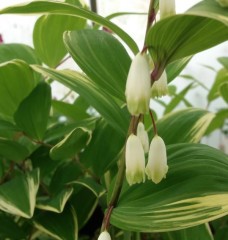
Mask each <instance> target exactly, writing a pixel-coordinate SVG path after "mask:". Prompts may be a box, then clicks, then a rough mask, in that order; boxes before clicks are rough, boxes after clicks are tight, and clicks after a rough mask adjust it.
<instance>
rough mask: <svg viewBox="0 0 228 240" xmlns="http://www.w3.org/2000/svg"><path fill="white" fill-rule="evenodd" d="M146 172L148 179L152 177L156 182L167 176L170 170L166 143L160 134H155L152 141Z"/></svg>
mask: <svg viewBox="0 0 228 240" xmlns="http://www.w3.org/2000/svg"><path fill="white" fill-rule="evenodd" d="M145 172H146V174H147V176H148V179H152V181H153V182H154V183H156V184H157V183H159V182H160V181H161V180H162V179H163V178H165V177H166V173H167V172H168V165H167V156H166V147H165V143H164V141H163V139H162V138H161V137H159V136H158V135H155V136H154V138H153V139H152V141H151V144H150V150H149V157H148V163H147V166H146V170H145Z"/></svg>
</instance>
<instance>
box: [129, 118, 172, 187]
mask: <svg viewBox="0 0 228 240" xmlns="http://www.w3.org/2000/svg"><path fill="white" fill-rule="evenodd" d="M148 148H149V154H148V162H147V165H146V167H145V153H147V152H148V151H147V150H148ZM125 159H126V178H127V181H128V183H129V185H132V184H135V183H141V182H144V181H145V174H146V175H147V177H148V179H151V180H152V181H153V182H154V183H156V184H157V183H159V182H160V181H161V180H162V179H163V178H165V177H166V173H167V171H168V165H167V156H166V147H165V143H164V141H163V140H162V138H161V137H159V136H158V135H155V136H154V138H153V139H152V141H151V143H150V147H149V142H148V135H147V132H146V131H145V129H144V125H143V123H139V125H138V129H137V135H134V134H131V135H130V136H129V137H128V139H127V143H126V152H125Z"/></svg>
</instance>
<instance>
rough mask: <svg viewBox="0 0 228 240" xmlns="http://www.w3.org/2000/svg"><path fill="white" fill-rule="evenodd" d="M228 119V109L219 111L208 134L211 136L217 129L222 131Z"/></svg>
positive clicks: (209, 127)
mask: <svg viewBox="0 0 228 240" xmlns="http://www.w3.org/2000/svg"><path fill="white" fill-rule="evenodd" d="M227 118H228V110H227V108H225V109H221V110H219V111H218V112H217V113H216V115H215V117H214V118H213V120H212V121H211V123H210V125H209V126H208V129H207V131H206V134H210V133H211V132H213V131H214V130H216V129H221V128H222V127H223V125H224V123H225V120H226V119H227Z"/></svg>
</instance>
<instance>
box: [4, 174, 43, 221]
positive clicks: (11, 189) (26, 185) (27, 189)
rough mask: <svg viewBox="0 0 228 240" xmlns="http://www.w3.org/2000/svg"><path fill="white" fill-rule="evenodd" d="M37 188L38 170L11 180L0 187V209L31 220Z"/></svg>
mask: <svg viewBox="0 0 228 240" xmlns="http://www.w3.org/2000/svg"><path fill="white" fill-rule="evenodd" d="M38 188H39V171H38V170H34V171H32V172H29V173H27V174H26V175H20V176H17V177H15V178H13V179H12V180H11V181H9V182H7V183H4V184H3V185H1V186H0V209H1V210H2V211H4V212H7V213H10V214H14V215H17V216H21V217H25V218H31V217H32V216H33V212H34V209H35V204H36V194H37V191H38Z"/></svg>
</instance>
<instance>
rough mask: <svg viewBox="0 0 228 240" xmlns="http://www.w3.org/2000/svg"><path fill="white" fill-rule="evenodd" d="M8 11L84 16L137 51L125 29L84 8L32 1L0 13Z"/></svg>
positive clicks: (60, 3) (7, 12)
mask: <svg viewBox="0 0 228 240" xmlns="http://www.w3.org/2000/svg"><path fill="white" fill-rule="evenodd" d="M9 13H23V14H31V13H54V14H62V15H70V16H75V17H80V18H86V19H89V20H91V21H94V22H96V23H98V24H101V25H103V26H105V27H107V28H109V29H110V30H112V31H113V32H114V33H116V34H117V35H118V36H119V37H120V38H121V39H122V40H123V41H124V42H125V43H126V44H127V45H128V46H129V48H130V49H131V50H132V51H133V53H135V54H136V53H137V52H138V51H139V50H138V47H137V45H136V43H135V42H134V40H133V39H132V38H131V37H130V36H129V35H128V34H127V33H126V32H125V31H123V30H122V29H121V28H119V27H118V26H117V25H115V24H114V23H112V22H111V21H109V20H107V19H106V18H103V17H101V16H100V15H97V14H96V13H94V12H91V11H89V10H86V9H84V8H80V7H77V6H73V5H70V4H66V3H62V2H47V1H33V2H31V3H28V4H24V5H18V6H12V7H7V8H5V9H2V10H1V11H0V14H9Z"/></svg>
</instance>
